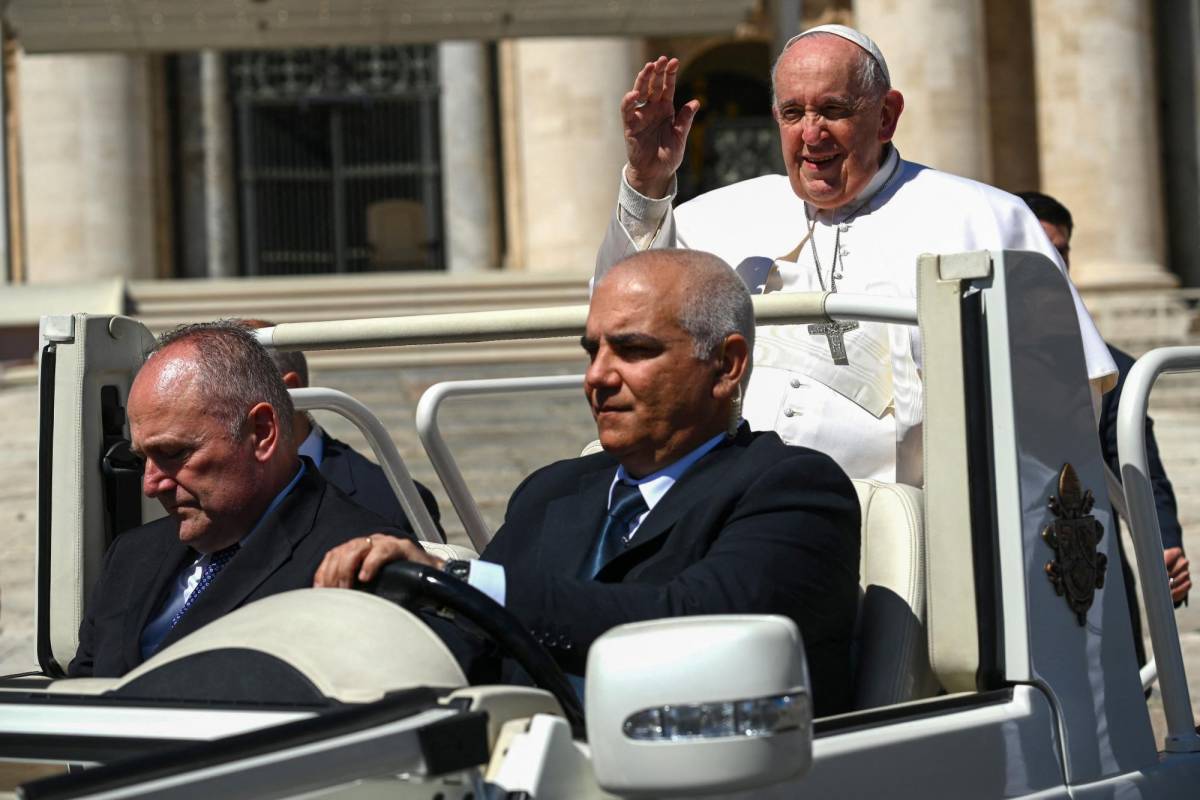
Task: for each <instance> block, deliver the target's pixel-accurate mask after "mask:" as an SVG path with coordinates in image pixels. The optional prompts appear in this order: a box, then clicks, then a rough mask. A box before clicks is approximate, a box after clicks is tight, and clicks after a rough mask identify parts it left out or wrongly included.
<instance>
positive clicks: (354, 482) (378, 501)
mask: <svg viewBox="0 0 1200 800" xmlns="http://www.w3.org/2000/svg"><path fill="white" fill-rule="evenodd" d="M241 322H242V323H243V324H244V325H246V327H248V328H270V327H274V325H275V323H274V322H270V321H268V320H265V319H246V320H241ZM267 353H268V354H269V355H270V356H271V360H272V361H274V362H275V366H276V367H277V368H278V369H279V374H280V375H281V376H282V377H283V383H284V385H285V386H287V388H289V389H305V388H307V387H308V359H307V358H305V357H304V353H302V352H301V351H299V350H276V349H274V348H271V349H269V350H268V351H267ZM292 430H293V431H294V439H295V441H296V446H297V447H298V448H299V451H300V455H302V456H307V457H308V458H310V459H312V461H313V463H314V464H316V465H317V469H319V470H320V471H321V474H322V475H323V476H324V477H325V480H327V481H329V482H330V483H332V484H333V485H334V486H336V487H338V488H339V489H341V490H342V491H343V492H345V493H346V495H347V496H348V497H349V498H350V499H351V500H353V501H354V502H356V503H358V504H359V505H360V506H362V507H363V508H366V509H370V510H371V511H374V512H375V513H376V514H378V515H379V516H381V517H383V518H384V519H386V520H387V521H388V522H390V523H392V524H393V525H395V526H396V527H398V528H400V529H402V530H410V531H411V530H413V527H412V524H411V523H410V522H409V521H408V517H406V516H405V515H404V509H402V508H401V507H400V501H399V500H398V499H397V498H396V493H395V492H394V491H392V486H391V484H389V483H388V480H387V476H386V475H384V474H383V469H382V468H381V467H380V466H379V465H378V464H376V463H375V462H373V461H371V460H369V459H367V458H366V457H365V456H363V455H362V454H360V453H359V452H358V451H357V450H355V449H354V448H353V447H351V446H350V445H348V444H346V443H345V442H343V441H341V440H340V439H335V438H333V437H332V436H330V435H329V433H328V432H327V431H326V430H325V429H324V428H322V427H321V426H320V425H318V424H317V423H316V421H315V420H314V419H313V418H312V417H311V416H309V415H308V414H307V413H306V412H304V411H297V412H296V414H295V416H294V417H293V419H292ZM413 483H415V484H416V486H417V491H418V492H420V494H421V500H422V501H423V502H424V503H425V507H426V508H427V509H429V516H431V517H433V521H434V523H435V524H436V525H437V526H438V527H439V529H440V528H441V514H440V512H439V510H438V504H437V500H436V499H435V498H434V496H433V492H431V491H429V489H427V488H426V487H425V486H424V485H422V484H420V483H417V482H416V481H413Z"/></svg>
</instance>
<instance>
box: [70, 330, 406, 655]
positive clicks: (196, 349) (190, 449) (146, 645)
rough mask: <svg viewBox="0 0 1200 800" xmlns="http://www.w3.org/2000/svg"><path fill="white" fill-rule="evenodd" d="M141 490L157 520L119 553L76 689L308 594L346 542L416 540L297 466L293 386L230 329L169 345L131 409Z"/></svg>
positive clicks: (93, 597)
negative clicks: (257, 606)
mask: <svg viewBox="0 0 1200 800" xmlns="http://www.w3.org/2000/svg"><path fill="white" fill-rule="evenodd" d="M127 406H128V414H129V427H130V436H131V439H132V442H133V450H134V452H135V453H136V454H137V455H138V456H140V457H141V458H142V460H143V462H144V472H143V476H142V489H143V491H144V492H145V494H146V496H147V497H153V498H157V499H158V500H159V502H160V503H161V504H162V506H163V508H164V509H165V510H166V512H167V514H166V516H165V517H162V518H160V519H157V520H155V521H153V522H150V523H147V524H145V525H142V526H140V527H138V528H134V529H132V530H129V531H126V532H124V533H122V534H120V535H119V536H117V538H116V539H115V540H114V541H113V543H112V545H111V546H110V547H109V550H108V553H107V554H106V555H105V559H104V566H103V568H102V570H101V574H100V577H99V579H98V580H97V582H96V584H95V586H94V587H93V589H92V592H91V594H90V597H89V600H88V603H87V606H86V608H85V609H84V618H83V622H82V623H81V625H80V629H79V648H78V650H77V652H76V656H75V658H74V659H73V660H72V661H71V664H70V666H69V667H68V670H67V671H68V674H69V675H71V676H72V677H81V676H95V677H117V676H120V675H123V674H125V673H126V672H128V671H129V670H131V669H133V668H134V667H136V666H137V665H139V664H140V663H142V662H143V661H144V660H146V659H147V658H149V657H150V656H152V655H153V654H154V653H156V652H158V651H159V650H161V649H162V648H163V647H164V646H166V645H169V644H171V643H172V642H174V641H176V640H178V639H180V638H182V637H183V636H186V635H187V634H188V633H191V632H192V631H194V630H196V629H198V628H200V627H202V626H204V625H205V624H207V623H209V622H211V621H213V620H215V619H217V618H218V617H220V616H222V615H224V614H227V613H229V612H230V611H232V610H234V609H235V608H238V607H240V606H243V605H245V604H247V603H250V602H252V601H254V600H257V599H259V598H262V597H266V596H267V595H271V594H276V593H279V592H284V591H288V590H290V589H300V588H303V587H306V586H309V585H311V583H312V577H313V573H314V572H315V570H316V568H317V565H318V564H319V563H320V562H321V559H322V558H323V556H324V555H325V553H326V552H327V551H328V550H329V549H330V548H331V547H334V546H336V545H338V544H340V543H341V542H344V541H346V540H347V539H349V538H352V537H355V536H358V537H363V536H368V535H370V534H371V533H374V532H377V531H387V532H390V533H392V534H394V535H397V536H411V534H409V533H407V532H406V531H401V530H400V529H397V528H396V527H395V526H393V525H390V524H389V523H387V522H386V521H385V520H384V519H382V518H381V517H379V516H376V515H375V514H374V513H372V512H370V511H368V510H366V509H364V508H362V507H360V506H358V505H356V504H355V503H354V502H352V501H351V500H350V499H349V498H348V497H346V496H345V495H344V494H342V492H341V491H340V490H338V489H337V488H336V487H334V486H332V485H331V484H329V483H327V482H326V481H325V479H324V478H323V477H321V474H320V472H319V471H318V470H317V469H316V467H315V466H314V465H313V463H312V462H311V461H308V460H306V459H302V458H300V457H299V456H298V455H297V454H296V447H295V444H294V443H293V432H292V427H291V425H292V417H293V413H294V409H293V407H292V401H291V398H290V397H289V396H288V392H287V387H286V386H284V383H283V380H282V378H281V377H280V375H279V371H278V370H277V369H276V368H275V365H274V363H272V361H271V358H270V357H269V356H268V355H267V352H266V350H264V349H263V347H262V346H261V345H259V344H258V342H257V341H256V340H255V338H254V335H253V333H251V332H250V331H249V330H247V329H246V327H245V326H243V325H240V324H238V323H206V324H200V325H190V326H185V327H184V328H181V329H179V330H177V331H174V332H172V333H169V334H166V335H165V336H164V337H163V338H162V339H161V340H160V341H159V344H158V347H157V348H156V349H155V351H154V352H153V353H152V354H151V355H150V357H149V358H148V359H147V361H146V363H145V364H144V365H143V366H142V368H141V370H140V371H139V372H138V374H137V377H136V378H135V379H134V382H133V386H132V387H131V389H130V392H129V398H128V401H127Z"/></svg>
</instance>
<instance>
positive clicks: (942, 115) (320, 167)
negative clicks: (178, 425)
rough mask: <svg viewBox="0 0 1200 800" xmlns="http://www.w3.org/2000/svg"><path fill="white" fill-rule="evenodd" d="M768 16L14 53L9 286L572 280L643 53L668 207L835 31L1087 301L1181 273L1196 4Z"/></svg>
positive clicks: (1188, 210) (729, 149) (1195, 208)
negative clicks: (1032, 233)
mask: <svg viewBox="0 0 1200 800" xmlns="http://www.w3.org/2000/svg"><path fill="white" fill-rule="evenodd" d="M781 5H783V6H786V5H788V4H786V3H783V4H781V3H770V2H765V3H762V4H760V6H759V7H758V8H757V9H756V10H755V12H754V13H751V14H750V15H749V16H748V17H746V19H745V21H744V22H743V23H742V24H740V25H739V26H738V27H737V28H736V29H734V30H730V31H729V32H728V33H725V34H721V35H703V36H671V37H661V36H659V37H651V38H644V39H639V38H631V37H628V36H623V37H603V38H588V37H537V38H517V39H507V40H502V41H486V40H482V41H481V40H461V41H446V40H443V41H440V42H438V43H436V44H424V45H412V44H403V45H386V46H385V45H372V46H349V45H347V46H344V47H336V48H332V49H321V50H314V49H311V48H291V49H282V50H264V51H254V50H236V51H230V50H222V51H216V50H204V51H190V52H178V53H170V54H161V53H136V54H119V53H108V54H87V55H81V54H62V55H54V54H50V55H42V54H37V55H30V54H25V53H22V52H21V51H20V49H19V46H20V41H21V40H20V32H19V31H17V33H16V39H15V43H16V46H17V48H16V51H15V52H13V53H10V55H9V57H8V58H7V60H6V64H7V67H8V71H9V73H10V74H9V80H8V81H6V86H7V87H8V98H7V99H8V109H7V111H8V114H7V118H8V120H9V124H8V126H7V131H8V135H9V139H10V141H9V147H8V152H9V157H8V167H9V178H8V186H9V214H8V222H9V226H8V228H9V230H10V236H9V250H10V255H9V267H8V276H7V277H8V280H9V281H10V282H14V283H54V282H67V281H79V280H81V279H99V278H109V277H118V278H128V279H147V278H162V279H175V278H199V277H231V276H242V275H246V276H250V275H287V274H312V273H347V274H350V273H356V272H378V271H409V270H445V271H447V272H451V273H472V272H484V271H492V270H512V271H528V272H575V273H578V274H579V275H580V276H581V278H582V277H583V276H586V275H587V274H589V273H590V270H591V264H592V258H593V255H594V252H595V249H596V246H597V244H598V242H599V240H600V237H601V236H602V234H603V230H604V227H605V225H606V223H607V220H608V217H609V215H610V214H611V213H612V208H613V204H614V201H615V195H616V189H617V182H618V179H619V170H620V168H621V165H622V163H623V161H624V157H623V147H624V145H623V141H622V135H621V128H620V119H619V114H618V110H617V107H618V103H619V101H620V98H621V96H622V94H623V93H624V92H626V91H628V88H629V86H630V83H631V80H632V76H633V75H634V73H635V71H636V70H637V68H638V67H639V66H640V65H641V64H642V63H643V62H644V61H645V60H647V59H649V58H652V57H654V56H656V55H657V54H659V53H669V54H673V55H677V56H679V57H680V59H681V60H682V62H683V65H682V69H681V73H680V91H679V94H680V95H681V96H680V97H678V98H677V99H678V100H679V101H680V102H682V101H683V100H686V99H688V98H690V97H692V96H695V97H699V98H701V100H702V103H703V110H702V112H701V114H700V115H699V117H698V118H697V121H696V126H695V130H694V131H693V134H692V137H691V140H690V142H689V152H688V154H687V156H686V161H685V164H684V167H683V168H682V169H681V172H680V195H681V198H686V197H688V196H691V195H694V194H696V193H699V192H700V191H704V190H707V189H711V188H714V187H716V186H720V185H724V184H726V183H729V182H732V181H735V180H739V179H742V178H746V177H751V176H753V175H757V174H761V173H763V172H772V171H780V170H781V169H782V164H781V161H780V157H779V153H778V142H777V135H776V133H775V131H774V125H773V123H772V121H771V118H770V87H769V80H768V73H769V68H770V64H771V62H772V60H773V58H774V55H775V53H776V52H777V48H778V46H779V43H780V41H781V39H782V38H783V37H784V36H785V35H786V34H788V33H790V32H792V31H791V29H792V28H797V29H798V28H801V27H806V26H808V25H811V24H816V23H820V22H827V21H839V22H846V23H849V24H853V25H855V26H857V27H859V28H861V29H862V30H863V31H865V32H866V33H868V34H870V35H871V36H872V37H874V38H875V39H876V41H878V42H879V44H880V47H881V48H882V50H883V52H884V53H885V54H886V55H887V57H888V61H889V65H890V68H891V73H892V78H893V84H894V85H895V87H896V88H898V89H900V90H901V91H902V92H903V93H904V96H905V100H906V103H905V110H904V113H903V116H902V119H901V123H900V129H899V133H898V135H897V138H896V142H897V145H898V147H899V148H900V150H901V152H902V153H903V154H904V155H905V157H906V158H909V159H911V160H915V161H919V162H922V163H925V164H928V165H930V166H933V167H937V168H940V169H944V170H947V171H950V172H954V173H958V174H962V175H966V176H968V177H972V178H977V179H980V180H984V181H987V182H990V183H994V184H996V185H997V186H1000V187H1001V188H1004V189H1008V190H1012V191H1020V190H1023V189H1040V190H1042V191H1045V192H1047V193H1049V194H1052V195H1054V196H1056V197H1058V198H1059V199H1061V200H1062V201H1063V202H1064V203H1065V204H1066V205H1067V206H1068V207H1070V208H1071V209H1072V211H1073V213H1074V214H1075V218H1076V226H1077V227H1076V236H1075V240H1074V243H1073V245H1074V246H1073V267H1074V269H1073V276H1074V277H1075V279H1076V280H1077V281H1078V283H1079V284H1080V285H1081V286H1082V287H1083V288H1085V289H1087V288H1104V287H1109V288H1111V287H1130V286H1135V287H1166V286H1172V285H1184V286H1196V285H1200V179H1198V170H1197V163H1198V161H1200V135H1198V132H1197V114H1196V97H1195V95H1196V90H1197V86H1196V76H1197V75H1198V74H1200V61H1198V60H1197V42H1198V41H1200V33H1198V31H1200V22H1198V20H1200V12H1198V8H1200V0H1186V1H1185V2H1179V3H1152V2H1150V0H1109V2H1106V3H1087V2H1083V0H1016V1H1015V2H1010V1H1008V0H964V1H963V2H959V3H943V2H936V1H935V0H913V1H912V2H906V3H897V2H894V0H855V2H849V0H841V1H839V0H828V1H827V2H806V3H802V4H800V3H793V4H791V5H792V6H793V7H799V8H800V11H801V13H800V15H799V19H798V20H797V19H796V18H793V19H792V24H791V25H790V26H786V25H785V26H784V27H783V28H782V29H781V27H780V23H779V20H780V19H786V16H784V17H781V16H780V14H779V13H778V11H779V6H781Z"/></svg>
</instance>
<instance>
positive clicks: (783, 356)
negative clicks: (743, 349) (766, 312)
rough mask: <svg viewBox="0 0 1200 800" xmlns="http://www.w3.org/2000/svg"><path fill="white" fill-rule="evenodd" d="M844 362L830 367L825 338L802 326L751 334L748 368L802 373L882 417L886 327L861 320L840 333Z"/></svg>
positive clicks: (886, 398) (887, 389)
mask: <svg viewBox="0 0 1200 800" xmlns="http://www.w3.org/2000/svg"><path fill="white" fill-rule="evenodd" d="M845 342H846V357H847V360H848V361H849V362H850V363H849V364H834V363H833V357H832V356H831V355H830V353H829V340H828V339H826V338H825V336H823V335H821V334H813V333H809V332H808V326H807V325H765V326H761V327H759V328H758V329H757V330H756V331H755V335H754V366H756V367H776V368H778V369H785V370H789V371H791V372H799V373H801V374H804V375H807V376H808V377H810V378H812V379H813V380H815V381H819V382H820V383H823V384H824V385H826V386H828V387H829V388H830V389H833V390H834V391H835V392H837V393H838V394H840V395H842V396H843V397H846V398H847V399H849V400H852V401H854V402H855V403H857V404H858V405H859V406H861V407H862V408H863V409H865V410H866V411H868V412H870V413H871V414H873V415H875V416H876V417H882V416H883V415H884V413H885V412H886V411H887V409H888V407H889V406H890V405H891V404H892V394H893V392H892V362H891V357H892V351H891V345H890V343H889V341H888V328H887V325H884V324H882V323H878V322H863V323H860V324H859V326H858V328H856V329H855V330H852V331H848V332H846V334H845Z"/></svg>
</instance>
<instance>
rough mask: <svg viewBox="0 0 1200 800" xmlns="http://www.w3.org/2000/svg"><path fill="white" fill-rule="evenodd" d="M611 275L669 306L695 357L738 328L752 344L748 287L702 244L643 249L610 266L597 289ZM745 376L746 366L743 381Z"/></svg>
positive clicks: (706, 354)
mask: <svg viewBox="0 0 1200 800" xmlns="http://www.w3.org/2000/svg"><path fill="white" fill-rule="evenodd" d="M610 279H613V280H617V281H636V282H639V283H641V284H643V285H645V286H647V287H649V289H650V290H651V291H652V293H653V294H654V295H655V296H657V297H658V298H659V300H660V302H662V303H663V304H664V306H665V307H667V308H669V309H670V310H671V314H672V316H673V317H674V318H675V320H676V321H677V322H678V324H679V326H680V327H681V328H683V330H684V331H686V332H687V334H688V336H690V337H691V340H692V345H693V352H694V354H695V356H696V358H700V359H706V358H710V357H712V355H713V354H714V353H715V352H716V350H717V349H718V348H719V347H720V346H721V343H722V342H724V341H725V337H727V336H729V335H730V334H734V333H736V334H740V335H741V336H742V337H743V338H744V339H745V340H746V342H747V345H748V347H749V349H750V350H751V351H753V349H754V305H753V303H751V301H750V292H749V290H747V289H746V285H745V284H744V283H742V279H741V278H739V277H738V275H737V273H736V272H734V271H733V269H732V268H731V267H730V266H729V265H728V264H726V263H725V262H724V261H722V260H721V259H720V258H718V257H716V256H715V255H713V254H712V253H706V252H705V251H703V250H683V249H665V250H646V251H643V252H641V253H637V254H636V255H633V256H630V257H629V258H627V259H625V260H624V261H622V262H620V263H619V264H617V265H616V266H615V267H613V268H612V269H611V270H609V271H608V272H607V273H606V274H605V276H604V277H603V278H601V280H600V282H599V283H598V284H597V285H596V291H599V290H600V287H601V285H603V284H604V283H606V282H607V281H609V280H610ZM749 380H750V368H749V366H747V369H746V375H745V377H744V378H743V386H744V384H745V383H746V382H747V381H749Z"/></svg>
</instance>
